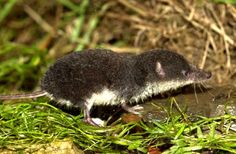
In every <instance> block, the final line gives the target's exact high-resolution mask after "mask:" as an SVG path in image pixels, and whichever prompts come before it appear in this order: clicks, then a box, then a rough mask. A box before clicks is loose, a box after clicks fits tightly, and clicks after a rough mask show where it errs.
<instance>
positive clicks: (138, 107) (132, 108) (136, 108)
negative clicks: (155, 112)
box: [122, 104, 143, 114]
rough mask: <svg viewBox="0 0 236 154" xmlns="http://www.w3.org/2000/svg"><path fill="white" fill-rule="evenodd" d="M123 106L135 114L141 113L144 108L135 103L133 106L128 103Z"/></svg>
mask: <svg viewBox="0 0 236 154" xmlns="http://www.w3.org/2000/svg"><path fill="white" fill-rule="evenodd" d="M122 108H123V109H124V110H126V111H128V112H130V113H133V114H140V112H139V111H140V110H143V107H142V106H140V105H135V106H133V107H130V106H127V105H126V104H122Z"/></svg>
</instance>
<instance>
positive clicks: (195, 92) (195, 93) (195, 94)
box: [193, 84, 199, 104]
mask: <svg viewBox="0 0 236 154" xmlns="http://www.w3.org/2000/svg"><path fill="white" fill-rule="evenodd" d="M193 89H194V96H195V99H196V102H197V104H199V101H198V97H197V91H196V84H193Z"/></svg>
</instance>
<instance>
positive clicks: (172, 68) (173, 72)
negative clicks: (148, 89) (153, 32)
mask: <svg viewBox="0 0 236 154" xmlns="http://www.w3.org/2000/svg"><path fill="white" fill-rule="evenodd" d="M146 54H147V55H146V56H147V57H149V58H146V60H147V59H149V60H150V61H149V63H148V64H149V66H147V67H146V70H147V69H148V70H149V71H148V72H151V73H149V76H148V78H149V80H151V82H154V83H156V84H157V87H159V89H164V91H167V90H170V89H176V88H178V87H182V86H185V85H188V84H192V83H199V82H202V81H205V80H208V79H210V78H211V73H210V72H206V71H204V70H202V69H199V68H197V67H196V66H194V65H192V64H190V63H189V62H188V61H187V60H186V59H185V58H184V57H183V56H181V55H179V54H177V53H175V52H171V51H165V50H164V51H163V50H153V51H151V52H149V53H146Z"/></svg>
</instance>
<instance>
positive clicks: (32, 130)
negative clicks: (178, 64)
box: [0, 101, 236, 153]
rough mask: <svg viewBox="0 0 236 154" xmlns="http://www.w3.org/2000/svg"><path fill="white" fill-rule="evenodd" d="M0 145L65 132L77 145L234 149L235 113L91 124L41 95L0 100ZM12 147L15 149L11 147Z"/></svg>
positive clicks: (27, 142) (44, 139) (103, 148)
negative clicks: (32, 98)
mask: <svg viewBox="0 0 236 154" xmlns="http://www.w3.org/2000/svg"><path fill="white" fill-rule="evenodd" d="M0 111H1V112H0V125H1V127H0V147H5V148H7V147H9V146H16V147H17V146H18V147H19V145H21V147H20V148H21V149H22V148H24V147H29V145H32V144H41V143H49V142H52V141H54V140H56V139H64V138H69V139H71V140H73V142H74V143H75V144H76V145H77V146H78V147H79V148H81V149H84V150H92V151H100V152H118V151H119V149H126V150H124V151H126V152H127V150H129V151H140V152H144V153H146V152H147V149H148V148H149V147H163V146H164V145H166V146H170V148H169V149H166V151H165V152H164V153H191V152H193V151H194V152H199V153H200V152H201V151H202V150H205V149H211V150H214V151H215V152H220V151H221V152H226V151H227V152H232V153H236V144H235V143H236V134H235V132H233V131H232V130H231V129H230V125H231V124H232V122H234V121H235V120H236V116H230V115H224V116H221V117H216V118H205V117H199V120H198V121H196V122H189V121H188V122H186V121H185V120H183V119H182V118H181V116H173V117H170V118H169V119H168V120H167V121H166V122H152V123H145V122H142V121H140V122H138V123H136V122H134V123H129V124H124V123H122V122H121V120H120V119H119V120H118V121H116V122H115V123H116V124H115V125H111V126H107V127H94V126H91V125H88V124H86V123H84V122H83V116H82V115H79V116H72V115H70V114H66V113H64V112H62V111H61V110H59V109H57V108H55V107H53V106H51V105H49V104H48V103H46V102H43V101H35V102H29V103H22V104H14V105H0ZM16 150H17V149H16Z"/></svg>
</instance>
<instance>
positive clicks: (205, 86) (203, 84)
mask: <svg viewBox="0 0 236 154" xmlns="http://www.w3.org/2000/svg"><path fill="white" fill-rule="evenodd" d="M200 84H201V85H202V86H203V87H204V88H205V89H207V85H206V84H205V83H204V82H200ZM199 88H200V85H199ZM200 89H202V88H200ZM202 92H203V91H202ZM206 92H207V93H208V94H209V95H211V96H212V97H214V96H215V95H214V94H213V93H211V92H210V91H209V90H206Z"/></svg>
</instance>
